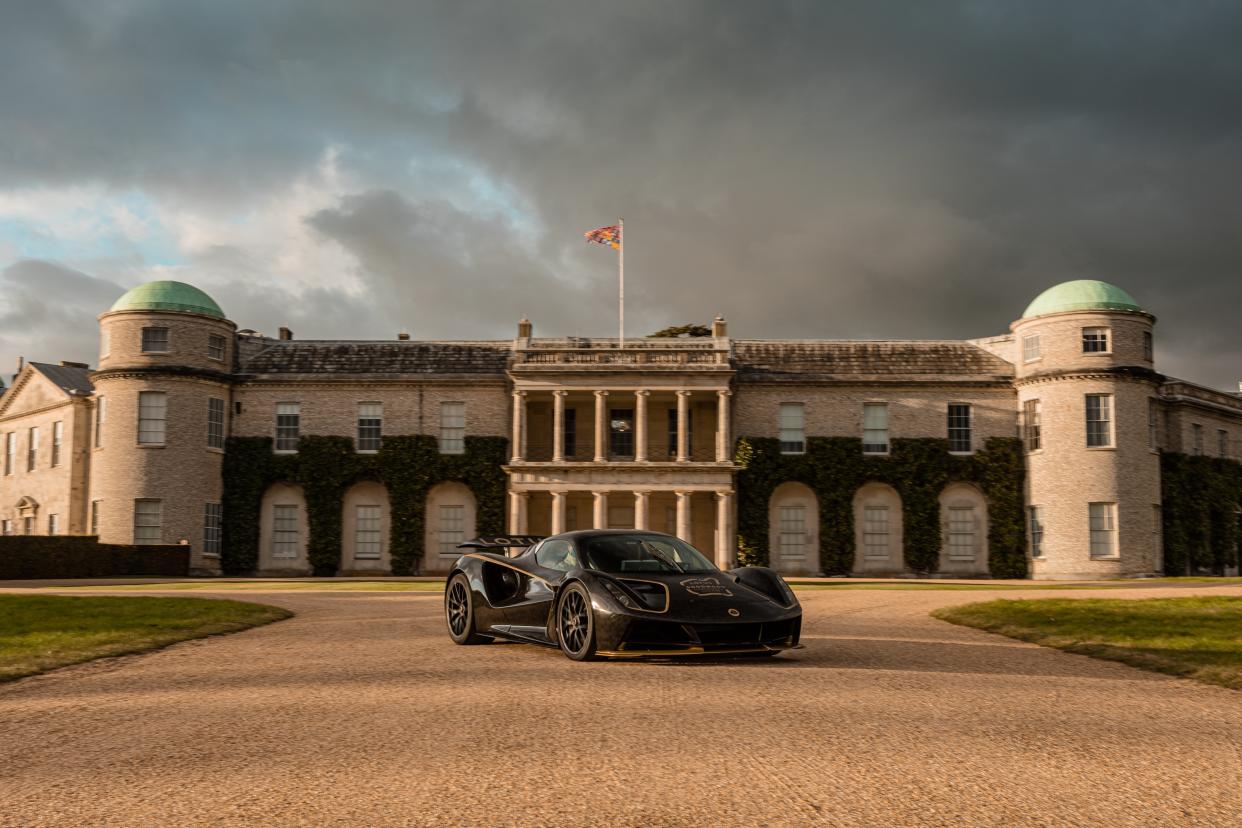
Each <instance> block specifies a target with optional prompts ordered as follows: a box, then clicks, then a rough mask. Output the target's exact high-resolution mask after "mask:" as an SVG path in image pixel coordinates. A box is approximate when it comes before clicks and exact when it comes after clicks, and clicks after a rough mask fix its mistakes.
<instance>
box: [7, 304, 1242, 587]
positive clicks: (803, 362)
mask: <svg viewBox="0 0 1242 828" xmlns="http://www.w3.org/2000/svg"><path fill="white" fill-rule="evenodd" d="M161 284H162V285H163V287H162V288H161V290H163V291H165V292H167V291H168V290H170V289H171V290H172V291H174V292H175V291H176V290H178V289H185V290H187V291H191V292H193V293H195V294H197V297H198V298H197V299H194V298H193V297H191V300H192V301H188V302H186V303H183V304H181V305H177V304H176V303H173V304H171V305H170V304H167V303H163V304H160V305H159V306H152V307H145V306H144V305H143V304H142V302H141V301H138V300H135V299H133V298H132V297H131V298H130V301H123V302H118V305H117V309H115V310H112V311H109V312H106V313H104V314H102V315H101V316H100V329H101V349H100V364H99V368H98V369H97V370H95V371H87V370H86V368H85V366H76V367H75V366H73V365H72V364H67V365H62V366H48V365H43V364H42V363H32V364H31V365H28V366H26V367H25V368H23V369H22V371H21V372H20V373H19V374H18V375H17V377H16V378H15V381H14V383H13V386H12V388H11V389H9V390H8V391H7V392H6V393H5V394H4V396H3V397H0V451H3V449H4V447H5V445H6V444H5V443H4V442H3V441H5V440H7V436H6V435H8V434H13V435H14V437H13V440H14V457H13V460H12V463H11V468H10V469H9V473H7V474H5V475H3V476H0V518H2V519H4V520H6V521H8V523H6V524H5V525H6V526H8V527H9V528H10V530H11V531H14V532H24V531H33V532H37V533H44V532H46V531H48V521H47V516H48V515H50V514H55V515H57V516H58V518H57V522H58V527H57V529H58V531H59V532H62V533H73V534H91V533H96V534H98V535H99V536H100V538H101V539H102V540H104V541H106V542H114V543H132V542H136V541H137V542H152V543H155V542H161V543H177V542H181V541H184V542H186V543H188V544H189V545H190V546H191V547H192V565H193V568H194V569H195V571H199V572H203V573H212V572H218V571H219V555H218V548H213V546H214V545H213V539H214V540H215V541H216V543H217V544H218V538H219V534H218V523H217V521H218V519H219V514H220V512H219V505H220V504H221V503H222V502H223V496H224V492H223V482H222V479H221V469H222V465H223V459H224V451H225V450H226V449H225V448H224V443H223V441H224V439H225V438H226V437H228V436H237V437H273V438H275V437H276V436H277V434H278V416H277V414H278V408H279V407H280V406H282V404H293V403H296V404H297V408H296V417H294V418H293V419H289V418H288V417H286V419H285V420H283V421H281V424H280V425H281V427H283V428H284V431H282V432H281V433H282V434H284V435H285V437H286V438H288V439H287V442H288V447H290V450H292V448H291V447H292V446H295V445H296V439H297V437H299V436H303V435H340V436H348V437H351V438H355V439H360V438H365V437H366V436H368V435H372V436H374V435H375V434H377V433H382V434H387V435H401V434H429V435H433V436H436V437H438V438H440V439H441V441H442V442H441V445H442V446H443V448H444V450H446V451H455V450H458V449H459V448H460V445H461V444H460V440H461V438H462V437H463V436H469V435H475V436H504V437H508V438H509V440H510V445H511V451H510V453H511V458H510V461H509V462H508V463H507V464H506V465H505V467H504V470H505V472H506V473H507V474H508V477H509V481H510V482H509V502H508V504H507V508H508V517H509V520H508V523H509V529H510V531H513V532H528V533H533V534H550V533H555V532H559V531H565V530H568V529H577V528H589V527H635V528H649V529H653V530H657V531H665V532H670V533H674V534H677V535H680V536H681V537H683V538H686V539H688V540H690V541H691V542H692V543H694V544H695V545H697V546H698V547H699V548H700V549H702V550H704V552H705V553H707V554H708V555H709V556H711V557H714V558H715V560H716V561H717V563H719V564H720V565H722V566H727V565H730V564H731V563H732V562H733V561H734V560H736V548H735V547H736V542H735V537H736V510H737V498H738V495H739V492H738V491H737V490H736V484H735V479H736V473H737V471H738V469H737V467H736V465H735V463H734V462H733V446H734V441H735V440H736V439H737V438H738V437H756V438H758V437H765V438H780V439H781V440H782V441H786V442H788V443H789V445H790V449H789V450H791V451H796V450H797V446H798V444H799V441H805V440H806V439H808V438H814V437H857V438H862V437H863V436H864V433H865V432H866V430H867V429H868V428H871V429H873V432H872V433H871V436H870V437H869V438H868V439H873V440H878V439H882V440H883V441H884V443H885V444H887V443H888V441H891V440H896V439H901V438H929V437H930V438H941V439H944V438H946V437H948V436H950V435H949V431H950V427H951V425H953V424H954V423H955V424H956V428H957V429H958V430H957V431H956V432H955V434H956V437H957V438H958V443H957V444H956V445H954V446H953V447H954V448H956V449H957V450H959V451H961V452H973V451H977V450H979V449H981V448H982V447H983V446H984V444H985V443H986V441H987V440H989V439H990V438H993V437H1003V438H1012V437H1018V436H1020V437H1023V438H1024V439H1025V440H1026V441H1027V449H1028V451H1027V454H1026V457H1027V477H1026V486H1027V492H1026V500H1027V507H1028V509H1027V517H1028V532H1029V534H1030V541H1031V553H1032V557H1031V574H1032V577H1035V578H1045V579H1055V578H1097V577H1113V576H1140V575H1149V574H1153V573H1156V572H1158V571H1159V570H1160V569H1161V545H1162V544H1161V537H1160V536H1161V531H1160V507H1161V499H1160V498H1161V492H1160V462H1159V459H1160V452H1161V451H1179V452H1184V453H1188V454H1194V453H1203V454H1208V455H1212V456H1217V455H1221V454H1222V453H1223V454H1224V456H1228V457H1231V458H1234V459H1237V457H1238V451H1239V441H1242V397H1240V396H1239V395H1237V394H1231V393H1226V392H1222V391H1218V390H1214V389H1210V388H1205V387H1203V386H1199V385H1195V384H1193V383H1188V382H1184V381H1180V380H1173V379H1169V378H1166V377H1164V376H1162V375H1160V374H1158V373H1157V372H1156V366H1155V365H1154V363H1153V360H1152V336H1153V332H1154V323H1155V319H1154V317H1152V316H1151V315H1150V314H1148V313H1146V312H1145V311H1143V310H1142V309H1140V308H1138V307H1137V305H1133V303H1132V302H1126V301H1121V302H1115V301H1112V298H1113V294H1108V296H1107V297H1106V299H1107V300H1108V301H1102V302H1098V303H1096V304H1083V303H1078V304H1070V305H1066V306H1064V307H1060V306H1057V305H1056V304H1055V303H1051V304H1050V303H1049V302H1047V301H1044V297H1041V299H1040V300H1038V304H1039V312H1038V313H1035V314H1028V315H1027V316H1024V317H1023V318H1022V319H1019V320H1018V321H1017V322H1015V323H1014V325H1013V326H1012V328H1011V331H1010V332H1009V333H1007V334H1003V335H1000V336H995V337H989V338H986V339H976V340H969V341H951V342H942V341H889V342H854V341H831V340H810V341H808V340H738V339H731V338H730V337H729V336H728V334H727V328H726V326H725V323H724V321H723V320H719V319H718V320H716V322H715V323H714V325H713V335H712V336H710V337H704V338H699V339H653V338H648V339H642V338H640V339H634V340H627V341H626V347H625V348H624V349H622V348H618V347H617V345H618V343H617V342H616V340H611V339H585V338H562V339H551V338H538V337H535V336H533V329H532V326H531V325H530V323H529V322H526V321H525V320H523V322H522V323H520V325H519V327H518V336H517V338H516V339H513V340H504V341H482V342H480V341H461V342H418V341H410V340H408V339H406V338H401V339H398V340H395V341H387V342H374V341H372V342H321V341H302V340H297V339H296V338H294V336H293V334H292V333H291V332H288V331H285V330H283V329H282V332H281V335H280V337H278V338H275V339H273V338H269V337H265V336H262V335H259V334H256V333H254V332H253V331H240V332H239V331H238V330H237V329H236V326H235V325H234V324H233V323H232V322H231V321H229V320H227V319H225V318H224V317H223V315H222V314H220V313H218V308H216V306H215V305H214V303H213V302H211V301H210V299H209V298H207V297H205V295H203V294H201V292H197V291H194V289H193V288H189V287H188V286H184V285H181V286H178V285H177V284H176V283H161ZM168 286H171V288H169V287H168ZM1058 289H1059V288H1058ZM1104 289H1105V290H1106V291H1107V290H1111V291H1114V292H1117V291H1116V289H1113V288H1111V287H1110V286H1104ZM1054 290H1056V289H1054ZM1117 293H1119V292H1117ZM1120 295H1121V296H1122V297H1124V294H1120ZM174 298H175V297H174ZM1035 307H1036V304H1033V305H1032V308H1035ZM1033 337H1037V342H1036V340H1035V339H1033ZM144 393H145V394H148V395H150V394H154V395H157V396H146V397H144V396H143V395H144ZM1101 399H1106V400H1107V402H1106V403H1101V402H1100V400H1101ZM143 400H146V402H147V406H146V408H143V409H142V410H141V411H140V408H141V401H143ZM877 404H879V406H877ZM1101 405H1106V407H1107V415H1106V419H1104V420H1100V422H1097V423H1096V424H1095V425H1094V426H1088V424H1087V420H1088V419H1089V418H1091V417H1093V416H1094V417H1097V419H1099V417H1098V415H1099V412H1100V406H1101ZM1032 406H1036V407H1037V408H1032ZM1090 406H1093V407H1092V408H1091V409H1090V411H1089V410H1088V408H1089V407H1090ZM284 410H285V411H286V414H288V413H289V411H291V409H288V408H286V409H284ZM877 410H880V411H882V414H877V413H876V412H877ZM782 411H784V412H785V413H784V415H783V414H782ZM867 411H870V412H871V413H870V414H865V412H867ZM951 411H952V412H953V414H952V415H951V413H950V412H951ZM1092 412H1094V413H1092ZM782 416H784V417H785V418H786V419H785V421H782ZM868 416H870V417H877V416H878V417H880V418H881V420H880V421H882V424H883V429H881V430H878V431H876V430H874V429H875V426H876V425H877V422H879V421H876V422H868V421H867V420H866V418H867V417H868ZM360 418H361V419H360ZM951 419H952V423H951V422H950V420H951ZM140 420H141V423H140ZM57 422H59V423H62V425H61V426H59V427H57V426H54V425H53V424H54V423H57ZM1036 426H1038V428H1037V437H1036V428H1035V427H1036ZM31 428H37V429H38V430H39V434H40V441H41V443H40V448H39V451H38V452H37V453H36V466H35V469H34V470H33V471H28V470H27V454H26V452H27V449H28V445H27V444H28V442H29V437H28V435H29V433H30V429H31ZM54 428H58V429H59V433H60V435H61V437H60V447H59V450H58V458H57V459H58V462H57V464H56V465H54V466H53V465H52V463H51V442H52V430H53V429H54ZM1102 428H1103V429H1106V431H1107V439H1106V440H1104V442H1103V444H1101V445H1088V442H1089V441H1088V439H1087V432H1088V430H1090V429H1094V431H1093V432H1092V433H1094V434H1096V437H1095V438H1093V439H1094V440H1095V442H1100V439H1101V438H1100V437H1099V435H1100V434H1103V433H1104V432H1101V431H1100V429H1102ZM290 429H292V430H290ZM377 430H378V431H377ZM877 435H878V436H877ZM359 446H360V448H362V449H363V450H365V448H364V447H363V444H361V443H360V444H359ZM3 459H4V458H3V456H2V455H0V462H3ZM154 503H158V508H157V507H154V506H153V505H152V504H154ZM421 505H422V506H423V507H424V508H425V523H424V526H425V538H424V546H425V554H424V560H423V562H422V567H421V568H422V570H423V571H426V572H436V571H442V570H443V569H444V567H446V566H447V565H448V564H449V563H451V560H452V558H453V557H454V554H453V551H452V550H454V549H455V544H456V542H458V541H459V540H465V539H466V538H467V537H469V536H470V535H472V534H473V533H474V532H475V523H476V516H477V509H478V505H477V503H476V502H475V499H474V496H473V493H472V492H471V491H470V489H469V481H460V482H446V483H444V484H442V485H439V486H436V487H434V488H433V489H432V491H431V492H430V493H429V494H428V497H427V503H425V504H421ZM391 507H392V504H391V503H390V502H389V499H388V493H387V492H386V491H385V490H384V487H383V486H382V485H381V484H378V483H372V482H363V483H359V484H357V485H355V486H354V487H352V488H351V489H350V490H349V491H348V492H346V493H344V495H343V498H342V505H341V508H342V509H343V514H342V524H341V525H342V535H343V538H342V550H341V561H340V571H341V572H343V573H350V574H376V573H384V572H387V571H388V566H389V554H388V548H387V542H388V541H387V539H388V536H389V533H390V530H391V514H390V513H391ZM306 508H307V507H306V499H305V496H304V494H303V493H302V491H301V489H300V488H298V487H297V486H293V485H289V484H285V483H278V484H275V485H274V486H272V487H271V488H270V489H269V490H268V492H266V493H265V494H264V496H263V501H262V508H261V526H260V536H261V541H260V542H261V547H262V548H261V550H260V556H259V565H258V571H260V572H263V573H269V574H305V573H307V572H309V563H308V561H307V552H306V549H307V545H306V544H307V536H308V534H307V533H308V532H309V522H308V519H307V515H306ZM901 510H902V503H901V498H900V496H899V495H898V494H897V492H896V491H895V490H894V489H892V488H891V487H889V486H886V485H883V484H879V483H868V484H866V485H864V486H863V487H861V488H860V489H859V490H858V492H857V493H856V495H855V497H854V522H855V527H854V529H855V532H854V537H855V546H856V551H855V567H854V570H855V572H857V573H858V574H866V575H901V574H904V573H905V564H904V561H903V558H902V542H903V541H902V526H903V521H902V513H901ZM941 510H942V523H943V535H944V541H943V543H944V549H943V552H942V555H941V564H940V573H941V574H944V575H946V576H952V575H956V576H967V575H968V576H978V575H986V574H987V538H988V532H987V527H988V504H987V501H986V498H984V497H983V495H982V494H981V493H980V492H979V491H978V490H977V489H975V488H974V487H971V486H967V485H965V484H953V485H951V486H948V487H946V488H945V490H944V491H943V492H942V494H941ZM157 513H158V514H157ZM768 515H769V523H770V548H771V550H772V563H773V565H774V566H776V567H777V568H779V569H782V570H784V571H787V572H789V573H791V574H792V573H798V574H815V573H816V572H817V571H818V549H819V527H818V520H819V516H818V507H817V504H816V501H815V493H814V492H812V491H811V490H809V489H807V488H806V487H805V486H802V485H801V484H800V483H796V482H793V481H790V482H789V483H787V484H784V485H781V486H778V487H777V488H776V490H775V492H774V494H773V496H772V498H771V500H770V502H769V503H768ZM30 516H33V517H34V518H35V520H34V521H33V522H31V523H27V522H26V521H25V518H26V517H30ZM377 539H378V541H377ZM377 542H378V551H377V547H376V544H377Z"/></svg>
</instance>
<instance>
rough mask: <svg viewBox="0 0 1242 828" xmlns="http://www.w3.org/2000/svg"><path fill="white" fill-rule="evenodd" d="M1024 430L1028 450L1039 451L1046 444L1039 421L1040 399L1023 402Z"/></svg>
mask: <svg viewBox="0 0 1242 828" xmlns="http://www.w3.org/2000/svg"><path fill="white" fill-rule="evenodd" d="M1022 430H1023V432H1024V434H1023V436H1024V437H1025V439H1026V450H1027V451H1039V450H1040V449H1042V448H1043V446H1044V441H1043V434H1042V433H1041V431H1040V423H1039V400H1027V401H1026V402H1024V403H1022Z"/></svg>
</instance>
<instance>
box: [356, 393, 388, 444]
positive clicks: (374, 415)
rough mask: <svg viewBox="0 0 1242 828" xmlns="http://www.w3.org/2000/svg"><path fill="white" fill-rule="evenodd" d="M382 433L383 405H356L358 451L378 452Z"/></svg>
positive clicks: (375, 403) (371, 403) (370, 403)
mask: <svg viewBox="0 0 1242 828" xmlns="http://www.w3.org/2000/svg"><path fill="white" fill-rule="evenodd" d="M383 432H384V404H383V403H377V402H364V403H358V451H364V452H375V451H379V448H380V440H381V439H382V438H383Z"/></svg>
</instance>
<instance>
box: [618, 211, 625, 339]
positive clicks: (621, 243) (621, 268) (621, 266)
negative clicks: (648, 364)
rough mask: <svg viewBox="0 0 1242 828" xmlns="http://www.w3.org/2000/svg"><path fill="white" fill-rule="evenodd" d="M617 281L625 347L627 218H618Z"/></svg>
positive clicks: (619, 318) (619, 320)
mask: <svg viewBox="0 0 1242 828" xmlns="http://www.w3.org/2000/svg"><path fill="white" fill-rule="evenodd" d="M617 235H618V236H619V237H620V238H619V239H617V282H618V286H619V289H618V291H617V300H618V311H619V313H618V324H619V330H620V336H618V337H617V339H618V341H619V343H620V344H619V345H618V347H619V348H624V347H625V219H617Z"/></svg>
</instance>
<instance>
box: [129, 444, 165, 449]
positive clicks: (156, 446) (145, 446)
mask: <svg viewBox="0 0 1242 828" xmlns="http://www.w3.org/2000/svg"><path fill="white" fill-rule="evenodd" d="M134 445H135V446H137V447H138V448H140V449H162V448H165V447H166V446H167V445H168V444H167V443H135V444H134Z"/></svg>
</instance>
